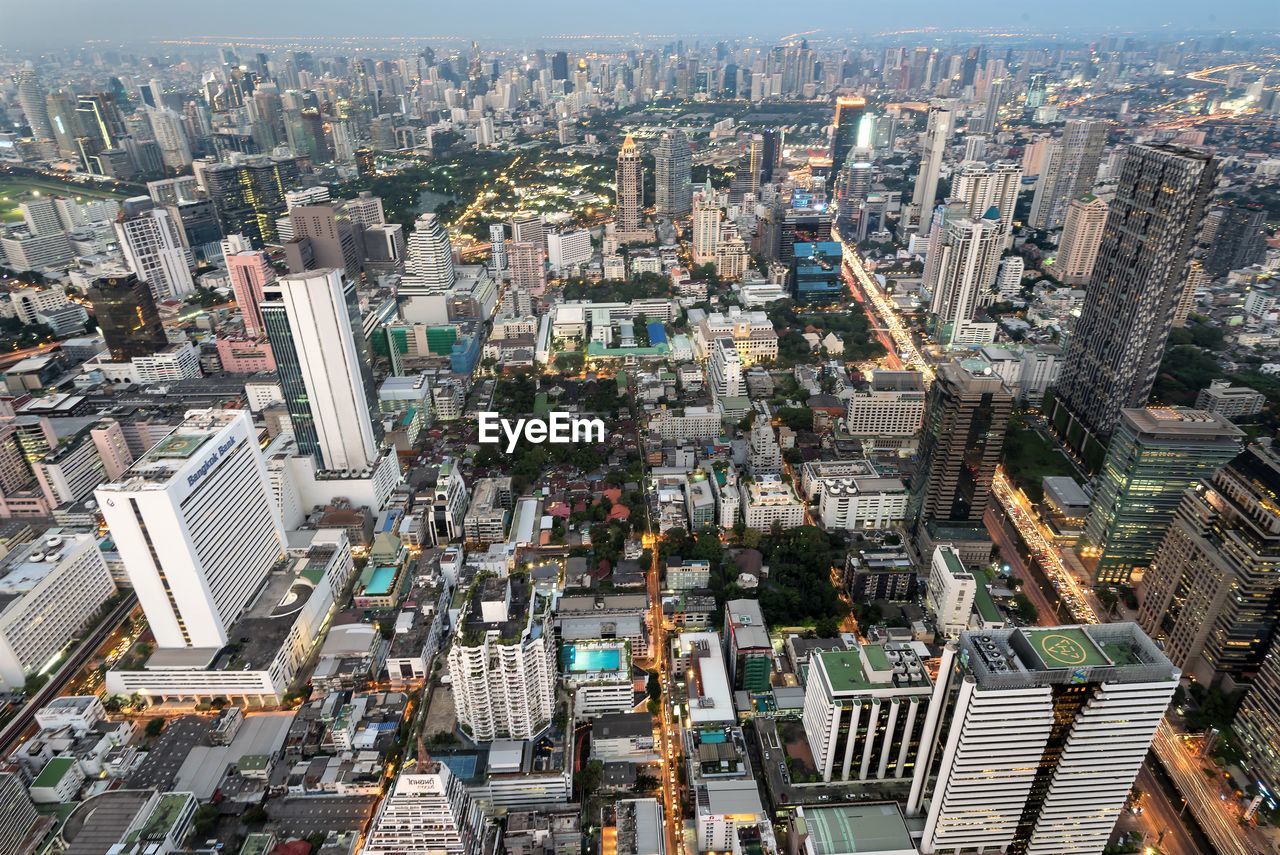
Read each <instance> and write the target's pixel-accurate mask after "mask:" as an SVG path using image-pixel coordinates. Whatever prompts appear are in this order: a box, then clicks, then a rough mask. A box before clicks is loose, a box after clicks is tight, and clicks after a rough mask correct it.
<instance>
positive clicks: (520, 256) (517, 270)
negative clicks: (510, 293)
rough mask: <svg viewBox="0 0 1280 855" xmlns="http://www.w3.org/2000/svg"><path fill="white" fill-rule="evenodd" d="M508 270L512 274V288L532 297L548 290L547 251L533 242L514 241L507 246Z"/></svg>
mask: <svg viewBox="0 0 1280 855" xmlns="http://www.w3.org/2000/svg"><path fill="white" fill-rule="evenodd" d="M507 269H508V270H509V271H510V272H511V287H512V288H513V289H518V290H520V291H523V292H525V293H526V294H529V295H531V296H541V295H542V294H543V292H545V291H546V290H547V265H546V250H545V249H543V246H542V244H540V243H534V242H533V241H512V242H511V243H509V244H507Z"/></svg>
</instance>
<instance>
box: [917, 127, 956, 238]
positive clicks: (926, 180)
mask: <svg viewBox="0 0 1280 855" xmlns="http://www.w3.org/2000/svg"><path fill="white" fill-rule="evenodd" d="M951 118H952V113H951V111H950V110H949V109H946V108H945V107H934V108H932V109H931V110H929V126H928V128H927V129H926V130H925V132H924V137H923V138H922V140H921V143H920V171H919V173H917V174H916V187H915V192H914V193H912V195H911V204H912V205H914V206H915V208H916V210H917V211H919V212H920V232H921V233H924V232H927V231H928V230H929V223H930V221H931V220H932V218H933V201H934V197H935V196H937V195H938V179H939V177H940V176H941V174H942V156H943V154H945V153H946V150H947V140H948V139H949V138H950V137H951Z"/></svg>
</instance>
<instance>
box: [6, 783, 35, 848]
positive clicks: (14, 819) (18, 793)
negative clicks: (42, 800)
mask: <svg viewBox="0 0 1280 855" xmlns="http://www.w3.org/2000/svg"><path fill="white" fill-rule="evenodd" d="M38 819H40V814H39V813H38V812H37V811H36V806H35V805H34V804H33V803H32V801H31V796H30V794H29V793H28V792H27V788H26V787H25V786H24V785H23V783H22V778H20V777H18V775H17V773H15V772H0V852H22V851H23V846H24V844H25V843H26V842H28V836H29V835H30V834H31V831H32V829H33V828H35V825H36V821H37V820H38Z"/></svg>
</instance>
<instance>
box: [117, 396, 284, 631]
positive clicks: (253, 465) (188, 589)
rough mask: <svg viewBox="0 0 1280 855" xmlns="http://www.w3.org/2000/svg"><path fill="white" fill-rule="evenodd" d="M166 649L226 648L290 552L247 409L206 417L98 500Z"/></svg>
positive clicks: (183, 427)
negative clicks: (231, 633) (230, 631)
mask: <svg viewBox="0 0 1280 855" xmlns="http://www.w3.org/2000/svg"><path fill="white" fill-rule="evenodd" d="M94 495H95V497H96V499H97V500H98V504H99V507H100V508H101V509H102V516H103V518H104V519H105V520H106V523H107V527H108V529H110V531H111V538H112V540H114V541H115V544H116V548H117V549H118V550H119V552H120V557H121V559H122V560H123V562H124V566H125V570H126V571H127V572H128V574H129V580H130V581H131V582H132V583H133V588H134V591H136V592H137V594H138V600H139V602H140V603H141V604H142V608H143V610H144V611H145V612H146V614H147V620H148V622H149V623H150V625H151V631H152V632H153V633H154V634H155V638H156V645H157V646H159V647H162V648H173V647H192V648H206V649H209V648H212V649H216V648H221V647H223V646H224V645H226V644H227V642H228V641H229V639H228V637H227V627H228V626H230V625H231V623H232V622H234V621H235V619H236V618H237V617H238V616H239V615H240V614H241V613H242V612H243V611H244V610H245V609H246V608H247V607H248V606H249V605H250V604H251V603H252V601H253V599H254V596H255V595H256V594H257V592H258V589H259V587H260V586H261V584H262V582H263V580H264V579H265V578H266V576H267V572H268V571H269V570H270V569H271V567H272V566H273V565H274V564H275V563H276V561H277V560H278V559H279V558H280V556H281V555H282V554H283V553H284V545H285V541H284V529H283V527H282V525H281V523H280V517H279V515H278V513H277V512H276V507H275V502H274V501H273V499H272V495H271V485H270V483H269V481H268V479H267V469H266V465H265V464H264V462H263V459H262V452H261V451H260V450H259V448H258V438H257V431H256V430H255V429H254V427H253V421H252V419H251V418H250V416H249V412H248V411H247V410H207V411H203V412H198V413H193V414H192V415H190V416H189V417H188V418H187V419H186V421H184V422H183V423H182V424H180V425H179V426H178V427H177V428H175V429H174V431H173V432H172V433H170V434H169V435H168V436H166V437H165V438H164V439H162V440H161V441H160V442H159V443H158V444H157V445H156V446H155V447H154V448H152V449H151V450H150V451H148V452H147V453H146V454H144V455H143V456H142V457H140V458H138V460H136V461H135V462H134V463H133V465H132V466H130V467H129V469H128V471H127V472H125V474H124V476H123V477H121V478H120V479H119V480H117V481H113V482H111V483H109V484H104V485H103V486H101V487H99V488H98V489H97V491H96V492H95V494H94Z"/></svg>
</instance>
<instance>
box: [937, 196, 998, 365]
mask: <svg viewBox="0 0 1280 855" xmlns="http://www.w3.org/2000/svg"><path fill="white" fill-rule="evenodd" d="M939 211H940V213H938V214H936V215H935V216H934V221H933V228H932V230H931V231H930V233H929V253H928V256H927V260H926V263H925V269H924V288H925V290H927V291H928V292H929V293H930V294H931V295H932V297H933V301H932V303H931V304H930V306H929V310H930V312H931V313H932V315H933V323H934V332H933V337H934V339H935V340H936V341H937V342H938V343H939V344H941V345H952V344H981V343H987V342H989V341H990V340H991V338H990V333H986V334H985V335H978V336H977V338H975V337H974V336H975V334H976V333H975V332H974V331H973V330H971V325H972V322H973V320H974V317H975V315H977V312H978V309H980V308H982V307H983V306H987V305H990V304H991V303H992V302H993V301H994V299H995V295H994V293H993V292H992V286H993V285H994V284H995V281H996V270H997V268H998V267H999V265H1000V253H1001V251H1002V250H1003V249H1004V241H1005V232H1003V231H1002V230H1001V226H1000V220H999V219H998V218H997V217H995V216H991V217H982V218H974V217H971V216H970V215H969V211H968V209H967V207H966V205H965V204H964V203H953V204H951V205H947V206H945V207H940V208H939ZM989 213H991V214H993V215H994V214H995V212H994V211H992V212H989ZM978 339H981V340H978Z"/></svg>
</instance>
